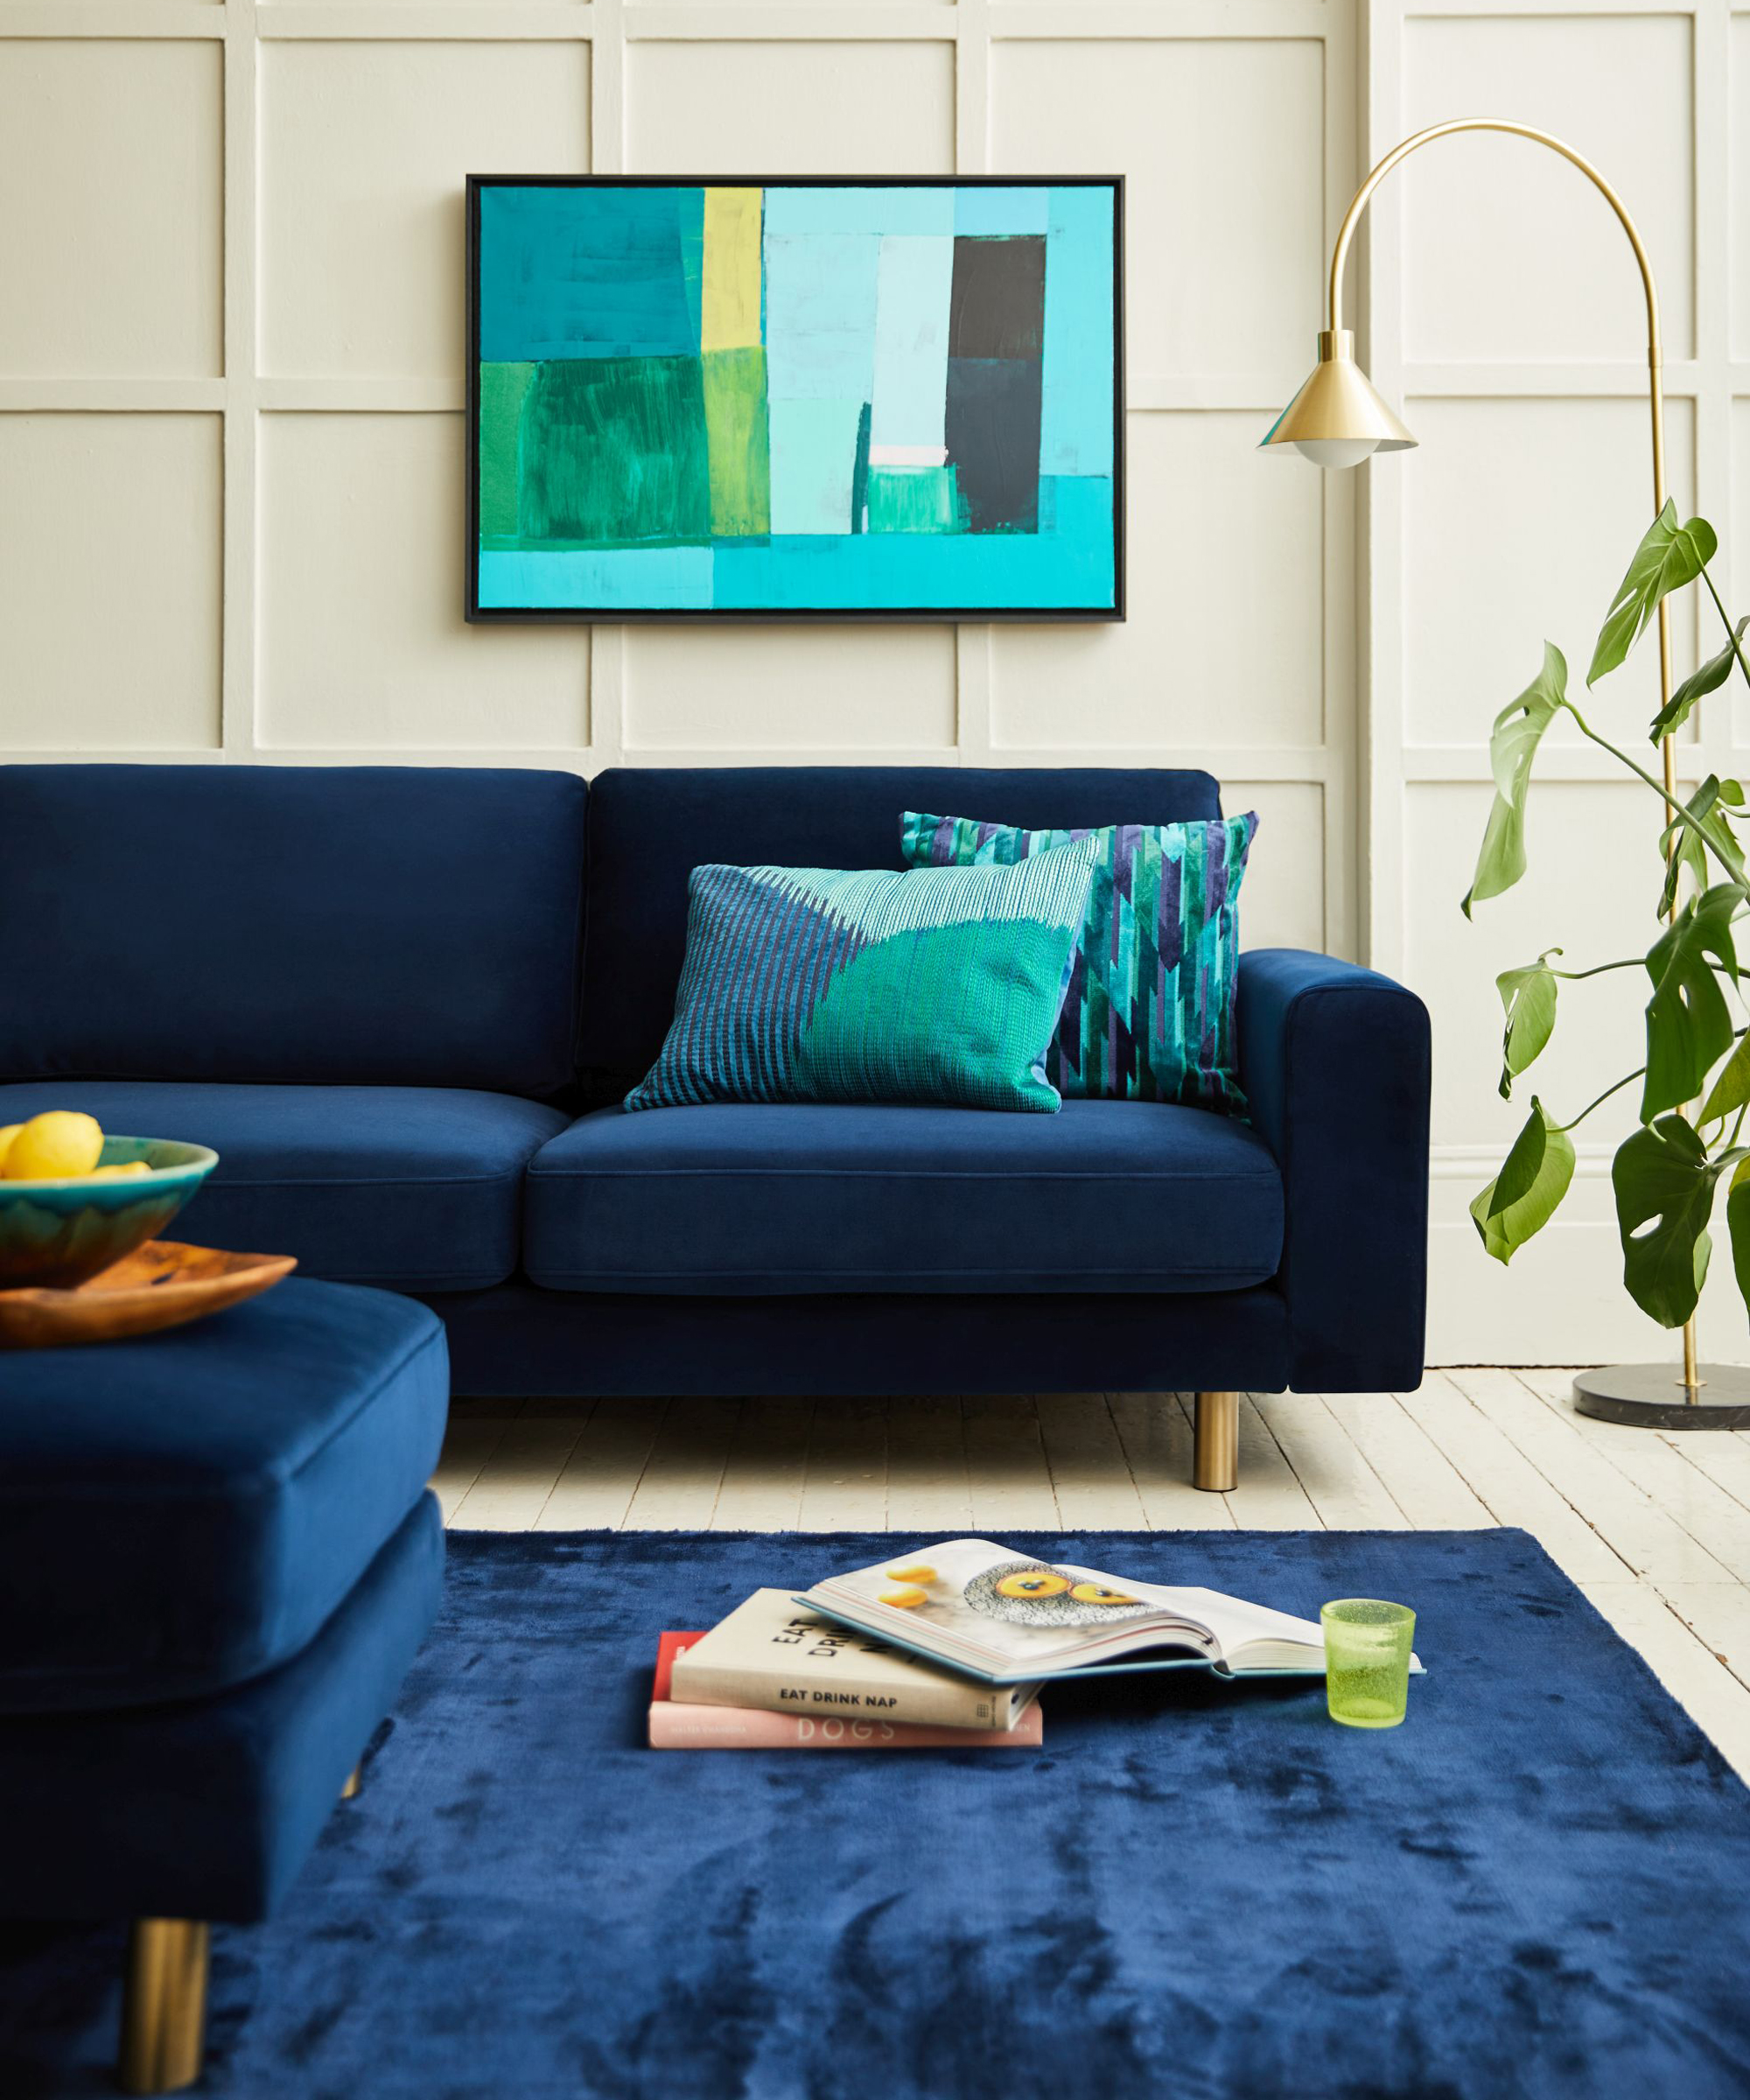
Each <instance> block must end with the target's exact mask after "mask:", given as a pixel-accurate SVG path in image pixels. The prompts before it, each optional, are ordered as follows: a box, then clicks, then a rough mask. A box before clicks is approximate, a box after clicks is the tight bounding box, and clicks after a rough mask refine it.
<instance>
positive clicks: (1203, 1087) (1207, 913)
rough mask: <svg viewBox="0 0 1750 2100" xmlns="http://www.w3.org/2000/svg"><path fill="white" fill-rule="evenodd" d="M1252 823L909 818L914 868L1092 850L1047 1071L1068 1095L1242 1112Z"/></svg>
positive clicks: (904, 841) (905, 850)
mask: <svg viewBox="0 0 1750 2100" xmlns="http://www.w3.org/2000/svg"><path fill="white" fill-rule="evenodd" d="M1257 821H1258V820H1257V816H1255V815H1253V814H1251V813H1250V812H1248V814H1247V815H1246V816H1230V817H1228V818H1226V819H1220V818H1218V819H1216V820H1215V821H1214V822H1212V823H1187V824H1109V825H1107V826H1106V827H1105V828H1104V829H1103V830H1098V831H1026V830H1021V829H1020V828H1019V826H1017V825H1014V824H995V823H979V822H977V820H976V819H974V818H972V817H965V816H924V815H921V813H920V812H918V811H916V810H912V809H908V810H907V811H906V812H905V814H904V815H903V816H901V818H900V851H901V856H902V858H904V859H906V860H907V861H909V862H910V863H911V864H912V865H914V866H919V867H922V866H938V867H939V866H969V865H970V866H978V865H998V866H1009V865H1019V864H1024V863H1025V862H1026V859H1027V858H1028V857H1029V856H1031V855H1033V854H1038V853H1053V852H1061V851H1062V849H1063V846H1064V844H1065V843H1066V842H1068V841H1070V840H1076V839H1084V840H1089V841H1090V842H1091V843H1092V844H1094V845H1095V847H1096V849H1097V854H1098V858H1096V862H1095V866H1094V880H1093V884H1092V886H1091V888H1090V890H1089V900H1088V921H1087V924H1086V925H1085V926H1084V927H1083V928H1082V942H1081V952H1080V954H1079V956H1077V959H1076V963H1075V976H1074V978H1073V980H1072V982H1071V984H1070V988H1069V995H1068V998H1066V999H1065V1001H1064V1004H1063V1014H1062V1018H1061V1020H1060V1021H1059V1023H1058V1029H1057V1039H1056V1040H1055V1041H1054V1043H1053V1045H1052V1050H1051V1055H1050V1056H1049V1057H1048V1058H1047V1061H1046V1075H1047V1078H1048V1079H1049V1080H1050V1081H1051V1082H1052V1083H1053V1084H1054V1086H1055V1087H1057V1088H1058V1089H1059V1090H1060V1092H1061V1094H1062V1095H1063V1096H1064V1098H1065V1099H1066V1100H1074V1099H1076V1098H1078V1097H1082V1098H1085V1099H1089V1100H1093V1101H1178V1102H1187V1103H1193V1104H1194V1105H1195V1106H1198V1107H1200V1108H1208V1109H1220V1110H1224V1111H1226V1112H1227V1113H1228V1114H1229V1115H1233V1116H1243V1115H1244V1114H1245V1111H1246V1100H1245V1096H1244V1095H1243V1093H1242V1092H1241V1090H1240V1082H1239V1079H1238V1076H1237V1074H1236V1061H1237V1052H1236V1046H1235V1040H1234V995H1235V991H1236V984H1237V981H1238V973H1239V960H1240V914H1239V898H1240V879H1241V878H1242V877H1243V875H1244V873H1245V872H1246V855H1247V854H1248V852H1249V851H1250V849H1251V843H1252V837H1253V834H1254V833H1255V832H1256V831H1257Z"/></svg>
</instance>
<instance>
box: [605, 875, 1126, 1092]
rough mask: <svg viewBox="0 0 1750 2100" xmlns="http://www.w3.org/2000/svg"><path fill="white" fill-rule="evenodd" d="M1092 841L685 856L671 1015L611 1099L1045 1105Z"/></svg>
mask: <svg viewBox="0 0 1750 2100" xmlns="http://www.w3.org/2000/svg"><path fill="white" fill-rule="evenodd" d="M1094 858H1095V848H1094V845H1093V844H1092V842H1091V841H1083V842H1077V843H1071V844H1065V845H1063V846H1061V847H1058V848H1056V849H1054V850H1053V851H1049V852H1045V853H1040V854H1039V855H1037V856H1035V857H1033V858H1030V859H1028V860H1026V861H1023V862H1021V863H1019V865H1015V866H1013V867H999V866H995V865H991V866H984V867H966V868H914V869H912V870H910V871H908V872H906V873H903V874H900V873H897V872H888V871H886V870H882V869H875V870H871V871H869V872H865V873H843V872H838V871H837V870H833V869H829V868H729V867H718V866H708V867H702V868H695V869H694V870H693V873H692V879H691V882H690V886H689V889H688V912H687V959H686V963H685V964H684V966H683V969H682V971H681V984H680V990H679V991H678V992H677V993H676V998H675V1019H674V1023H673V1026H671V1027H670V1028H669V1034H668V1039H667V1040H666V1041H665V1042H664V1043H663V1045H662V1052H661V1054H660V1055H659V1056H658V1057H657V1060H656V1062H655V1064H654V1065H653V1066H652V1067H651V1068H650V1071H649V1073H648V1075H646V1077H645V1078H644V1080H643V1081H642V1082H641V1083H640V1084H639V1085H638V1086H636V1087H634V1089H633V1090H632V1092H631V1093H630V1094H628V1095H627V1097H626V1105H627V1108H628V1109H661V1108H677V1107H682V1106H685V1105H687V1104H689V1103H704V1102H724V1101H748V1102H777V1101H841V1102H956V1103H963V1104H964V1105H967V1106H970V1107H973V1108H984V1109H1040V1110H1045V1111H1046V1112H1047V1114H1049V1113H1051V1112H1052V1111H1054V1110H1055V1109H1056V1108H1057V1106H1058V1092H1057V1089H1056V1088H1055V1087H1054V1086H1053V1085H1052V1083H1051V1082H1050V1081H1049V1080H1047V1077H1046V1075H1045V1056H1046V1051H1047V1047H1048V1046H1049V1045H1050V1042H1051V1040H1052V1035H1053V1033H1054V1030H1055V1028H1056V1026H1057V1017H1058V1012H1059V1009H1060V1008H1061V1006H1062V1004H1063V998H1064V993H1065V991H1067V989H1068V984H1069V973H1070V968H1071V965H1072V964H1073V963H1074V961H1075V942H1076V936H1077V935H1078V934H1079V933H1080V932H1081V930H1082V921H1083V919H1084V918H1085V917H1086V915H1087V910H1088V891H1089V884H1090V882H1091V881H1092V879H1093V869H1094Z"/></svg>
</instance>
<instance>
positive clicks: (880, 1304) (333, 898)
mask: <svg viewBox="0 0 1750 2100" xmlns="http://www.w3.org/2000/svg"><path fill="white" fill-rule="evenodd" d="M902 809H928V810H934V811H938V812H943V813H949V814H954V815H965V816H976V817H990V818H997V819H1000V820H1002V821H1005V822H1007V823H1019V824H1024V825H1037V826H1044V825H1092V824H1100V823H1114V822H1120V821H1123V822H1163V821H1170V820H1174V819H1186V818H1202V817H1210V816H1216V815H1218V814H1219V811H1220V802H1219V791H1218V788H1217V786H1216V783H1215V781H1213V780H1212V779H1211V778H1210V777H1209V776H1208V774H1203V773H1197V772H1169V771H1141V770H1138V771H1117V770H1094V769H1064V770H1049V771H1048V770H1033V769H1028V770H1025V771H1009V772H997V771H971V770H963V769H945V768H928V767H747V768H732V767H723V768H711V769H684V770H683V769H676V770H667V769H650V770H632V769H627V770H616V771H611V772H607V773H605V774H601V775H599V776H598V778H597V779H596V780H595V781H593V782H591V783H590V784H588V785H586V784H585V783H584V781H582V780H580V779H577V778H576V777H574V776H572V775H570V774H563V773H554V772H538V771H528V772H521V771H502V770H491V769H486V768H476V769H464V768H457V769H425V768H375V767H358V768H347V767H320V768H317V767H312V768H295V767H276V766H257V767H222V766H198V767H176V766H165V767H159V766H131V767H115V766H71V767H61V766H28V765H18V766H11V767H4V768H0V1123H10V1122H15V1121H18V1119H20V1118H21V1117H25V1116H28V1115H30V1114H31V1113H33V1112H35V1111H36V1110H38V1109H41V1108H45V1107H47V1106H50V1105H53V1106H56V1107H74V1108H83V1109H87V1110H90V1112H91V1113H92V1114H94V1115H95V1116H96V1117H99V1119H100V1120H101V1121H102V1123H103V1124H104V1125H105V1126H106V1128H109V1129H111V1130H115V1131H123V1132H130V1133H134V1134H143V1135H146V1136H153V1137H162V1136H173V1137H178V1138H194V1139H198V1140H200V1141H201V1142H203V1143H206V1144H208V1145H213V1146H214V1147H215V1148H216V1149H217V1150H218V1152H219V1153H220V1155H221V1164H220V1166H219V1168H218V1170H217V1172H216V1173H214V1176H213V1178H212V1180H211V1181H210V1182H209V1183H208V1185H207V1188H206V1189H205V1190H204V1191H203V1193H202V1194H200V1196H199V1197H198V1198H197V1199H196V1200H195V1201H194V1202H193V1204H191V1205H190V1207H189V1208H188V1209H187V1210H186V1212H185V1213H184V1214H183V1216H182V1218H181V1219H180V1220H179V1223H178V1226H177V1230H178V1232H179V1234H180V1235H181V1236H184V1237H186V1238H188V1239H192V1240H196V1241H201V1242H206V1243H212V1244H217V1245H221V1246H229V1247H235V1248H241V1249H248V1250H274V1251H283V1252H289V1253H292V1254H295V1255H297V1257H298V1260H299V1262H300V1264H301V1265H302V1271H303V1273H304V1274H305V1275H307V1276H313V1277H318V1278H331V1279H335V1280H339V1281H342V1282H351V1283H364V1284H374V1285H381V1286H383V1287H385V1288H387V1289H388V1290H391V1291H396V1292H404V1293H408V1294H410V1295H413V1296H416V1297H417V1298H420V1299H423V1300H424V1301H425V1302H426V1303H427V1304H428V1305H430V1306H433V1307H435V1308H436V1309H437V1311H438V1312H439V1313H441V1314H442V1316H443V1318H444V1321H445V1323H446V1325H447V1327H448V1330H449V1342H450V1349H451V1359H452V1362H453V1367H454V1381H455V1387H456V1390H458V1391H462V1392H471V1393H476V1394H493V1393H497V1394H514V1393H525V1394H542V1393H545V1394H558V1393H574V1394H591V1393H615V1394H667V1393H676V1392H683V1393H692V1394H705V1393H717V1394H739V1393H753V1392H799V1391H800V1392H812V1393H822V1394H848V1393H894V1392H939V1391H947V1392H956V1391H996V1392H1000V1391H1006V1390H1086V1389H1089V1388H1095V1389H1099V1388H1105V1389H1117V1390H1172V1389H1180V1390H1195V1391H1197V1392H1198V1393H1199V1394H1200V1396H1201V1397H1200V1402H1199V1415H1200V1426H1201V1433H1200V1440H1199V1474H1200V1478H1201V1479H1204V1480H1205V1481H1206V1484H1208V1485H1211V1486H1218V1485H1225V1484H1229V1476H1230V1475H1231V1472H1232V1465H1233V1454H1232V1419H1233V1414H1234V1403H1233V1400H1232V1394H1233V1392H1234V1391H1235V1390H1236V1389H1248V1388H1250V1389H1254V1390H1282V1389H1284V1388H1295V1389H1299V1390H1315V1391H1322V1392H1345V1391H1356V1390H1376V1389H1384V1388H1400V1389H1401V1388H1406V1387H1413V1386H1414V1385H1416V1384H1417V1383H1418V1380H1419V1379H1420V1376H1421V1372H1422V1341H1423V1313H1424V1286H1425V1257H1426V1209H1427V1157H1428V1154H1427V1121H1428V1091H1429V1045H1428V1022H1427V1016H1426V1014H1425V1011H1424V1009H1423V1007H1422V1005H1421V1004H1420V1002H1419V1001H1418V999H1417V998H1414V996H1413V995H1412V994H1411V993H1410V992H1408V991H1405V990H1404V989H1403V988H1402V987H1401V986H1399V985H1397V984H1393V983H1391V982H1390V980H1389V979H1387V978H1384V977H1379V976H1377V975H1376V974H1374V973H1373V972H1371V971H1369V970H1362V969H1359V968H1356V967H1355V966H1354V965H1352V964H1349V963H1342V962H1337V961H1334V960H1332V959H1330V958H1328V957H1327V956H1319V955H1312V954H1306V953H1301V952H1299V951H1294V950H1287V949H1266V950H1261V951H1260V950H1254V951H1251V952H1249V953H1247V954H1246V955H1245V956H1243V960H1242V964H1241V970H1240V992H1239V1029H1240V1077H1241V1080H1242V1082H1243V1086H1244V1088H1245V1089H1246V1092H1247V1095H1248V1097H1249V1099H1250V1111H1251V1113H1250V1122H1240V1121H1235V1120H1230V1119H1228V1118H1225V1117H1217V1116H1215V1115H1212V1114H1208V1113H1206V1112H1204V1111H1201V1110H1194V1109H1186V1108H1177V1107H1166V1106H1160V1105H1156V1104H1147V1103H1106V1102H1071V1103H1066V1104H1065V1106H1064V1107H1063V1109H1062V1110H1061V1113H1059V1114H1058V1115H1056V1116H1054V1117H1047V1116H1038V1115H1002V1114H992V1113H988V1112H983V1111H978V1110H957V1109H944V1108H907V1107H898V1106H895V1107H891V1108H848V1107H827V1108H820V1107H803V1106H798V1107H779V1108H769V1107H760V1108H756V1107H720V1108H701V1109H676V1110H660V1111H656V1112H654V1113H648V1114H640V1115H635V1116H628V1115H625V1114H623V1113H622V1112H621V1111H620V1108H619V1105H618V1104H619V1102H620V1097H621V1096H623V1095H624V1093H625V1092H626V1090H627V1089H628V1088H629V1087H630V1086H632V1085H633V1084H634V1082H636V1081H637V1080H638V1079H640V1078H641V1076H642V1075H643V1074H644V1072H645V1071H646V1069H647V1068H648V1066H649V1064H650V1063H651V1061H652V1060H653V1058H654V1057H655V1054H656V1051H657V1048H658V1047H659V1045H660V1044H661V1042H662V1036H663V1033H664V1031H665V1029H666V1027H667V1025H668V1022H669V1017H670V1014H671V1012H672V1007H673V1001H674V995H675V988H676V981H677V979H678V977H679V973H680V967H681V960H682V956H683V949H684V944H685V933H686V901H687V878H688V874H689V872H690V869H692V868H693V867H694V866H695V865H697V864H699V863H701V862H705V861H727V862H733V863H741V864H751V863H759V862H768V863H779V864H786V865H813V866H829V867H872V866H886V867H897V866H898V865H900V861H899V820H900V811H901V810H902ZM1255 851H1256V853H1257V856H1260V857H1267V856H1268V855H1269V854H1270V852H1271V837H1270V833H1269V830H1268V828H1267V827H1266V828H1265V829H1264V831H1263V832H1262V834H1261V836H1260V838H1259V841H1258V844H1257V848H1256V849H1255ZM1242 916H1243V913H1242ZM942 1025H943V1026H944V1027H951V1026H953V1017H952V1016H951V1015H944V1016H943V1017H942Z"/></svg>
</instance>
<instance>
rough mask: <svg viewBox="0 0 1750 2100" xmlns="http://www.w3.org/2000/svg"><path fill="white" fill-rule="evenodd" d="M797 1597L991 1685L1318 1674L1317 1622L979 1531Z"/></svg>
mask: <svg viewBox="0 0 1750 2100" xmlns="http://www.w3.org/2000/svg"><path fill="white" fill-rule="evenodd" d="M798 1601H799V1602H802V1603H805V1604H808V1605H809V1606H811V1607H813V1608H814V1609H815V1610H816V1611H818V1612H821V1613H823V1614H825V1615H826V1616H827V1617H829V1618H832V1619H837V1620H838V1621H842V1622H843V1623H844V1624H846V1625H851V1626H857V1627H861V1628H865V1629H867V1630H869V1631H871V1632H874V1633H877V1634H879V1635H880V1637H881V1639H882V1640H884V1641H886V1642H891V1643H892V1644H893V1646H894V1647H896V1648H903V1649H909V1650H910V1651H911V1652H912V1653H913V1654H914V1655H919V1656H927V1657H929V1658H930V1659H932V1660H934V1661H935V1662H937V1663H942V1664H943V1665H945V1666H946V1667H948V1668H949V1669H953V1670H962V1671H964V1672H965V1673H966V1674H968V1675H969V1676H972V1677H983V1678H986V1679H988V1680H990V1681H991V1682H992V1683H996V1684H1008V1683H1014V1682H1016V1681H1017V1680H1020V1679H1035V1678H1041V1677H1062V1676H1066V1675H1068V1674H1070V1673H1072V1672H1074V1673H1076V1674H1090V1673H1093V1672H1096V1671H1099V1670H1113V1669H1171V1668H1173V1667H1175V1666H1180V1667H1183V1666H1185V1665H1203V1666H1208V1667H1211V1668H1213V1669H1215V1670H1217V1671H1218V1672H1220V1673H1221V1674H1222V1675H1224V1676H1229V1677H1243V1676H1249V1675H1258V1674H1263V1673H1266V1672H1278V1671H1292V1672H1294V1673H1296V1674H1302V1673H1304V1674H1307V1675H1317V1676H1322V1675H1323V1674H1324V1669H1325V1645H1324V1635H1323V1634H1322V1632H1321V1630H1320V1627H1319V1625H1318V1622H1317V1621H1314V1620H1311V1619H1300V1618H1296V1617H1295V1616H1294V1615H1293V1614H1291V1613H1288V1612H1278V1611H1273V1610H1271V1608H1270V1607H1269V1606H1267V1605H1261V1604H1250V1603H1248V1602H1247V1601H1245V1600H1243V1599H1242V1598H1238V1597H1229V1596H1226V1595H1224V1594H1223V1593H1222V1592H1221V1591H1219V1590H1209V1589H1203V1588H1200V1587H1194V1586H1186V1587H1179V1586H1168V1585H1166V1584H1162V1583H1153V1582H1138V1581H1133V1580H1131V1579H1128V1578H1127V1577H1124V1576H1123V1575H1119V1574H1114V1573H1110V1572H1106V1571H1104V1570H1102V1569H1098V1568H1084V1567H1079V1566H1076V1565H1074V1564H1073V1563H1070V1562H1068V1561H1061V1562H1060V1561H1041V1560H1037V1559H1035V1558H1033V1557H1032V1556H1030V1555H1028V1554H1025V1553H1018V1552H1016V1551H1014V1550H1013V1549H1012V1548H1011V1547H1008V1546H1004V1545H998V1544H996V1543H995V1542H994V1541H992V1540H991V1539H987V1538H956V1539H949V1540H947V1541H944V1542H943V1543H942V1544H936V1545H933V1546H923V1547H919V1548H917V1549H916V1550H915V1551H911V1550H907V1551H903V1552H900V1553H897V1554H895V1555H893V1556H892V1557H890V1558H888V1559H886V1560H883V1561H880V1562H878V1563H877V1564H876V1565H875V1566H873V1567H869V1568H859V1569H858V1570H857V1571H855V1572H852V1573H850V1574H845V1575H833V1576H829V1577H828V1578H827V1579H826V1580H825V1581H823V1582H819V1583H816V1585H815V1586H814V1588H813V1589H811V1590H809V1591H808V1592H807V1593H806V1594H805V1595H804V1596H802V1598H800V1599H799V1600H798ZM1156 1649H1162V1650H1175V1651H1178V1652H1176V1653H1172V1654H1162V1655H1159V1656H1155V1655H1152V1654H1151V1653H1150V1652H1149V1651H1152V1650H1156ZM1412 1667H1414V1668H1416V1669H1418V1670H1419V1668H1420V1665H1419V1663H1418V1664H1413V1665H1412Z"/></svg>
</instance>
